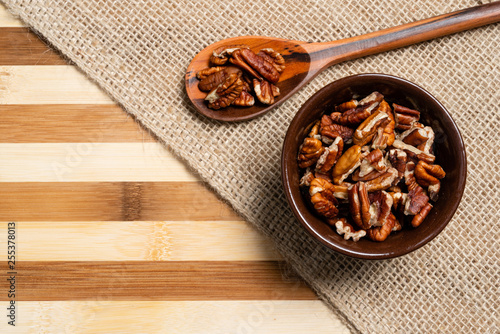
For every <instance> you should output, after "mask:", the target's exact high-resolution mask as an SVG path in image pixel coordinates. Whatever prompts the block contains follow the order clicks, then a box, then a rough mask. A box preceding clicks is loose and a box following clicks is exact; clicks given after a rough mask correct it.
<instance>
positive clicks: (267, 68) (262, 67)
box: [229, 49, 280, 84]
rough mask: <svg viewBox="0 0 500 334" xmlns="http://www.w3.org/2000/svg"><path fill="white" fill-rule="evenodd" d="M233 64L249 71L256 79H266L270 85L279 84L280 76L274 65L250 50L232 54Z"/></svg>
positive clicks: (237, 51) (231, 60)
mask: <svg viewBox="0 0 500 334" xmlns="http://www.w3.org/2000/svg"><path fill="white" fill-rule="evenodd" d="M229 61H230V62H231V63H233V64H234V65H236V66H239V67H241V68H243V69H245V70H247V71H248V72H249V73H250V74H252V75H253V76H254V77H255V78H256V79H259V80H262V79H266V80H267V81H269V82H270V83H273V84H274V83H277V82H278V80H279V78H280V74H279V72H278V71H277V70H276V68H274V66H273V64H272V63H270V62H268V61H267V60H265V59H264V58H262V57H261V56H258V55H257V54H255V53H254V52H253V51H252V50H250V49H239V50H236V51H234V52H233V53H232V55H231V58H230V59H229Z"/></svg>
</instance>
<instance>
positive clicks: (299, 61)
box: [186, 1, 500, 121]
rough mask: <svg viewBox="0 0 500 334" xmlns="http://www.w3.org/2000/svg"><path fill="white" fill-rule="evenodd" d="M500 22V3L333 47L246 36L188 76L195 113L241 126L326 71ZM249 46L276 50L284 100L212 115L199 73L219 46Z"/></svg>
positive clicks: (199, 60) (197, 61) (205, 54)
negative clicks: (281, 65)
mask: <svg viewBox="0 0 500 334" xmlns="http://www.w3.org/2000/svg"><path fill="white" fill-rule="evenodd" d="M499 21H500V1H496V2H493V3H490V4H486V5H481V6H477V7H472V8H468V9H464V10H460V11H456V12H453V13H449V14H444V15H439V16H436V17H433V18H429V19H425V20H421V21H417V22H413V23H408V24H404V25H401V26H398V27H394V28H389V29H384V30H380V31H377V32H372V33H369V34H366V35H362V36H357V37H352V38H347V39H342V40H339V41H333V42H324V43H309V42H300V41H291V40H287V39H279V38H272V37H261V36H242V37H233V38H229V39H225V40H222V41H219V42H217V43H214V44H212V45H210V46H208V47H206V48H205V49H203V50H202V51H201V52H200V53H198V54H197V55H196V56H195V57H194V59H193V60H192V61H191V64H189V66H188V68H187V73H186V91H187V94H188V96H189V99H190V100H191V101H192V102H193V104H194V106H195V107H196V109H197V110H198V111H199V112H200V113H202V114H203V115H205V116H208V117H210V118H213V119H216V120H221V121H242V120H248V119H251V118H254V117H257V116H259V115H262V114H264V113H266V112H268V111H269V110H271V109H272V108H274V107H276V106H277V105H279V104H280V103H283V102H284V101H285V100H286V99H288V98H289V97H290V96H292V94H293V93H295V92H296V91H298V90H299V89H300V88H301V87H302V86H304V85H305V84H307V83H308V82H309V81H311V80H312V79H313V78H314V77H315V76H316V75H318V74H319V73H320V72H321V71H322V70H324V69H325V68H327V67H329V66H331V65H333V64H337V63H340V62H342V61H345V60H352V59H356V58H360V57H364V56H368V55H372V54H376V53H379V52H384V51H388V50H393V49H397V48H400V47H403V46H407V45H411V44H415V43H419V42H422V41H426V40H430V39H433V38H437V37H441V36H445V35H449V34H453V33H457V32H460V31H464V30H468V29H472V28H477V27H480V26H483V25H487V24H490V23H495V22H499ZM235 44H247V45H249V46H250V48H251V49H252V50H254V51H255V52H258V51H259V50H260V49H263V48H272V49H274V50H275V51H278V52H279V53H281V54H282V55H283V57H284V58H285V61H286V63H285V65H286V69H285V71H283V73H282V74H281V76H280V80H279V82H278V84H277V86H278V87H279V89H280V91H281V95H280V96H278V97H277V98H276V101H275V103H274V104H272V105H264V104H261V103H260V102H258V101H257V99H256V102H255V105H254V106H252V107H233V106H230V107H228V108H225V109H220V110H212V109H209V108H208V106H207V103H206V101H204V99H205V96H206V95H207V93H206V92H202V91H200V90H199V89H198V82H199V80H198V79H197V78H196V73H197V72H198V71H199V70H201V69H203V68H205V67H207V66H208V65H209V64H208V59H209V57H210V55H211V54H212V51H213V50H214V49H216V48H218V47H219V46H223V45H235Z"/></svg>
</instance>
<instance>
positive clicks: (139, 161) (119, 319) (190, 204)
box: [0, 5, 349, 334]
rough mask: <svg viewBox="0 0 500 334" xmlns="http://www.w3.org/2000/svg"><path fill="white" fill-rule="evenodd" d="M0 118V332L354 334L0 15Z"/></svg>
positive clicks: (225, 212) (89, 86) (60, 63)
mask: <svg viewBox="0 0 500 334" xmlns="http://www.w3.org/2000/svg"><path fill="white" fill-rule="evenodd" d="M0 115H1V118H0V158H1V160H0V182H1V183H0V221H1V228H0V234H1V237H0V254H2V261H1V265H0V269H1V283H0V289H1V290H0V309H1V310H3V311H2V312H0V319H1V320H0V321H1V323H0V332H1V333H16V332H20V333H28V332H29V333H81V332H87V333H96V332H101V333H156V332H162V333H287V334H288V333H313V332H314V333H348V332H349V331H348V330H347V328H346V327H345V326H344V325H343V324H341V322H340V321H339V319H338V318H336V317H335V316H334V315H333V314H332V313H331V312H330V311H329V310H328V309H327V308H326V306H324V305H323V304H322V303H321V302H320V301H319V300H317V298H316V296H315V295H314V293H313V292H312V291H311V290H310V289H309V288H308V287H307V286H305V284H304V283H303V282H302V281H301V280H300V279H298V278H297V277H295V276H294V275H293V274H290V272H289V271H288V270H287V268H286V266H285V264H284V262H283V261H282V259H281V257H280V256H279V255H278V254H277V252H276V251H275V249H274V248H273V246H272V245H271V243H270V242H269V241H268V240H266V239H265V238H264V237H263V236H262V235H260V234H258V233H257V232H256V231H255V230H254V229H253V228H252V227H251V226H249V225H248V224H247V223H246V222H245V221H243V220H242V219H241V218H240V217H239V216H238V215H237V214H235V212H233V211H232V210H231V208H230V207H229V206H227V205H226V204H224V203H223V202H221V201H220V200H219V199H218V198H217V197H216V196H215V195H214V194H213V193H211V192H210V191H209V190H207V189H206V188H205V186H204V185H203V184H202V182H201V181H200V180H199V179H198V177H197V176H196V175H194V174H192V173H191V172H190V171H188V170H187V169H186V168H185V167H184V165H183V164H182V163H181V162H179V161H178V160H177V159H176V158H175V157H173V156H172V155H171V154H170V153H169V152H168V151H167V150H166V149H165V148H164V147H163V146H162V145H161V144H159V143H158V142H157V141H156V140H155V139H154V138H153V137H152V136H151V135H150V134H148V133H147V132H146V131H144V130H143V129H142V128H141V127H140V126H139V125H137V124H136V123H135V121H134V120H133V119H132V118H131V117H130V116H127V115H126V113H125V112H124V111H123V110H122V109H121V108H120V107H119V106H118V105H117V104H115V103H114V102H113V101H112V100H110V99H109V97H108V96H107V95H105V94H104V93H103V92H102V91H101V90H100V89H99V88H98V87H97V86H96V85H94V84H93V83H92V82H90V81H89V80H88V79H86V78H85V77H84V75H82V73H80V72H79V70H78V69H77V68H75V67H74V66H73V65H71V64H69V63H68V62H67V61H66V60H65V59H64V58H63V57H62V56H60V55H59V54H58V53H57V52H56V51H53V50H51V49H50V48H49V47H48V46H46V44H45V43H44V42H43V41H41V40H40V39H39V38H38V37H37V36H36V35H35V34H33V33H32V32H30V30H29V29H27V28H26V27H24V26H23V25H22V23H21V22H19V21H18V20H16V19H14V18H13V17H12V16H10V14H9V13H8V12H7V11H6V9H5V8H4V7H2V6H1V5H0ZM8 222H15V223H16V230H15V236H16V239H15V251H16V263H15V272H16V274H15V298H10V297H9V296H8V291H9V288H11V287H9V282H8V281H7V279H8V278H10V276H9V275H10V274H8V272H9V271H10V270H11V269H10V268H9V267H8V262H7V249H8V239H7V237H8ZM11 300H15V306H16V312H15V324H16V326H15V327H13V326H10V325H8V323H7V322H8V320H9V319H8V318H7V317H6V316H7V312H8V310H6V308H7V307H9V305H10V301H11Z"/></svg>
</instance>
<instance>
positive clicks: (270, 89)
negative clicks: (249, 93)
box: [253, 79, 280, 104]
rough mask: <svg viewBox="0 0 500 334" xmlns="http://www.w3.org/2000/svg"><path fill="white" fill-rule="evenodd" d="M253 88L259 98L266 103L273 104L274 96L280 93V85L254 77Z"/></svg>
mask: <svg viewBox="0 0 500 334" xmlns="http://www.w3.org/2000/svg"><path fill="white" fill-rule="evenodd" d="M253 90H254V92H255V95H256V96H257V99H258V100H259V101H260V102H262V103H264V104H273V103H274V98H275V97H276V96H279V95H280V91H279V89H278V87H276V86H275V85H273V84H272V83H270V82H268V81H266V80H257V79H253Z"/></svg>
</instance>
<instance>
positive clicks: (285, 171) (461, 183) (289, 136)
mask: <svg viewBox="0 0 500 334" xmlns="http://www.w3.org/2000/svg"><path fill="white" fill-rule="evenodd" d="M364 78H370V79H380V80H381V81H384V82H391V83H404V84H405V85H409V86H411V87H412V88H413V89H416V90H417V91H420V92H421V93H423V94H424V95H427V96H428V97H429V98H430V99H431V100H433V102H434V103H435V104H436V105H437V106H438V107H439V108H440V109H441V110H442V111H443V112H444V114H445V117H446V118H447V123H448V124H447V125H449V126H451V127H452V129H450V132H455V133H456V139H458V140H457V141H456V142H454V144H455V145H457V146H458V151H459V152H460V153H461V154H460V155H459V157H458V160H459V162H460V164H459V165H460V166H461V169H462V170H461V171H460V173H459V175H460V177H459V180H458V186H457V191H456V193H455V194H456V196H455V198H457V199H456V201H455V202H454V203H453V205H452V206H451V208H450V210H448V212H447V213H446V215H445V217H444V222H443V223H442V224H440V225H439V226H437V227H436V228H435V229H433V230H432V232H431V233H429V234H428V235H426V236H425V237H423V238H422V239H421V240H419V241H418V242H416V243H415V244H412V245H411V246H409V247H403V248H401V249H397V250H395V251H392V252H390V253H371V252H359V251H353V250H350V249H348V248H345V247H341V246H339V245H338V244H335V243H333V242H331V241H329V240H328V239H326V238H324V237H323V236H322V235H321V234H320V233H319V232H317V231H316V230H315V229H314V228H312V227H311V226H310V225H309V223H308V222H307V219H306V218H305V217H304V215H303V214H302V212H301V211H300V210H299V209H298V207H297V205H296V203H295V199H294V196H293V189H292V187H291V185H290V183H289V179H290V178H289V177H287V176H288V175H289V173H290V169H289V167H288V164H287V160H288V159H289V158H290V155H291V154H292V153H291V152H290V150H287V149H286V148H287V146H288V145H290V144H289V143H290V142H291V141H292V140H293V137H294V136H295V131H293V132H292V131H291V130H292V129H293V128H294V127H297V125H298V124H297V123H298V122H299V118H300V116H301V115H302V114H303V113H304V111H306V110H308V109H310V108H311V106H314V105H315V104H317V103H318V102H320V100H321V96H322V94H323V92H324V91H326V90H329V89H330V87H331V86H333V85H337V86H341V85H345V84H346V83H347V84H348V83H350V82H352V83H354V82H356V81H358V80H362V79H364ZM295 153H296V152H295ZM295 153H293V154H294V155H295ZM292 158H295V157H293V156H292ZM281 181H282V187H283V190H284V192H285V195H286V199H287V202H288V204H289V206H290V208H291V209H292V211H293V213H294V216H295V218H296V219H297V220H299V222H300V224H301V225H302V226H303V227H304V228H305V229H306V231H308V232H309V234H310V235H312V236H313V237H314V238H315V239H316V240H318V241H320V242H321V243H322V244H323V245H325V246H327V247H328V248H330V249H332V250H334V251H336V252H339V253H341V254H344V255H347V256H350V257H354V258H359V259H368V260H380V259H390V258H395V257H399V256H402V255H405V254H408V253H411V252H413V251H415V250H417V249H419V248H420V247H422V246H423V245H425V244H427V243H428V242H429V241H431V240H432V239H434V238H435V237H436V236H437V235H438V234H439V233H441V231H442V230H443V229H444V228H445V227H446V226H447V225H448V223H449V222H450V220H451V219H452V217H453V216H454V214H455V212H456V210H457V208H458V205H459V204H460V202H461V200H462V196H463V193H464V190H465V185H466V181H467V152H466V150H465V145H464V141H463V137H462V133H461V132H460V129H459V128H458V126H457V124H456V123H455V121H454V120H453V118H452V116H451V114H450V113H449V112H448V110H447V109H446V108H445V107H444V105H443V104H442V103H441V102H440V101H439V100H438V99H437V98H436V97H434V96H433V95H432V94H431V93H430V92H428V91H427V90H426V89H424V88H422V87H421V86H419V85H417V84H415V83H413V82H411V81H409V80H407V79H404V78H400V77H397V76H394V75H390V74H384V73H360V74H354V75H350V76H347V77H342V78H340V79H337V80H335V81H332V82H330V83H328V84H327V85H325V86H324V87H322V88H321V89H320V90H318V91H317V92H315V93H314V94H313V95H312V96H311V97H309V98H308V99H307V100H306V101H305V102H304V103H303V104H302V106H301V107H300V109H299V110H298V111H297V112H296V113H295V115H294V117H293V119H292V121H291V122H290V124H289V125H288V129H287V132H286V135H285V138H284V140H283V145H282V150H281Z"/></svg>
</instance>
